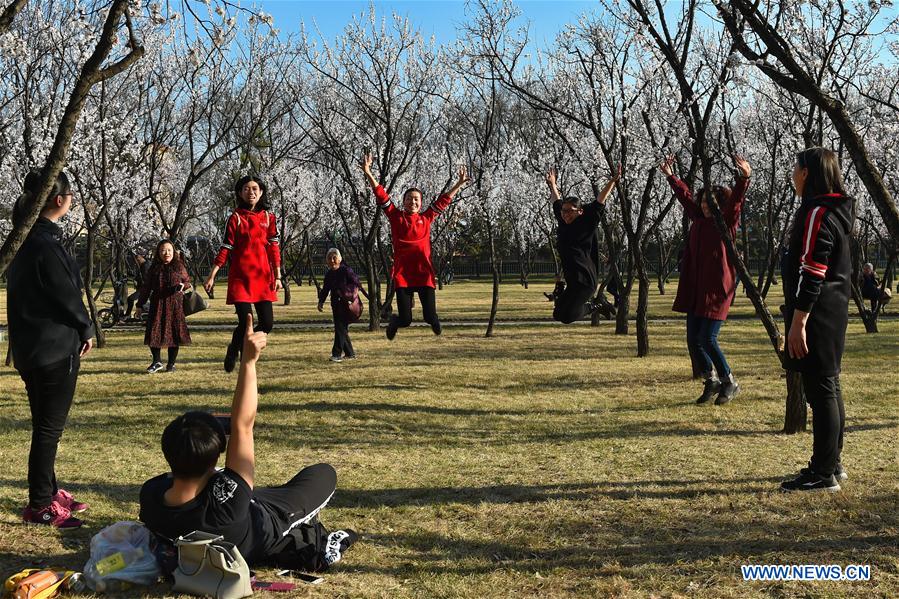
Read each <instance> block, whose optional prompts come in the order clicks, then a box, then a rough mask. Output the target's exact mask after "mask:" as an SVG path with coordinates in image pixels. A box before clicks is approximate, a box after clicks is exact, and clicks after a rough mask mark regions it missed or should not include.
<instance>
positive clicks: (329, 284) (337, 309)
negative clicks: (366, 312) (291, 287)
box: [318, 248, 359, 362]
mask: <svg viewBox="0 0 899 599" xmlns="http://www.w3.org/2000/svg"><path fill="white" fill-rule="evenodd" d="M342 261H343V258H342V257H341V255H340V250H338V249H337V248H331V249H330V250H328V253H327V254H326V255H325V262H326V263H327V264H328V272H326V273H325V281H324V284H322V289H321V291H320V292H319V294H318V311H319V312H321V311H322V310H323V309H324V305H325V300H326V299H328V294H330V295H331V312H332V313H333V315H334V346H333V347H332V348H331V358H330V359H331V361H332V362H342V361H343V360H352V359H354V358H355V357H356V352H355V351H354V350H353V344H352V342H350V323H349V322H348V321H347V315H346V310H347V309H348V306H349V305H350V303H352V302H353V301H354V299H355V298H356V294H357V293H359V277H357V276H356V273H354V272H353V270H352V269H351V268H350V267H349V266H347V265H345V264H342Z"/></svg>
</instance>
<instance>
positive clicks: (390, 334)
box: [387, 318, 399, 341]
mask: <svg viewBox="0 0 899 599" xmlns="http://www.w3.org/2000/svg"><path fill="white" fill-rule="evenodd" d="M398 328H399V327H398V326H396V320H395V319H393V318H391V319H390V322H388V323H387V339H388V340H389V341H393V338H394V337H396V330H397V329H398Z"/></svg>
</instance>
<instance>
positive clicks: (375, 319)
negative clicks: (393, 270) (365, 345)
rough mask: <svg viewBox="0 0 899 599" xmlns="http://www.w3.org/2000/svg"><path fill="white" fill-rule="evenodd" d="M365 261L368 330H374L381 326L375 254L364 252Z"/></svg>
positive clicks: (379, 294)
mask: <svg viewBox="0 0 899 599" xmlns="http://www.w3.org/2000/svg"><path fill="white" fill-rule="evenodd" d="M365 258H366V262H368V264H367V266H368V268H367V270H368V272H367V273H366V275H365V281H366V284H367V285H368V330H369V331H372V332H375V331H377V330H378V329H379V328H381V307H380V306H379V305H378V299H379V298H380V297H381V290H380V288H379V286H378V284H379V281H378V270H377V268H376V267H375V256H374V254H373V253H372V252H370V251H369V252H366V255H365Z"/></svg>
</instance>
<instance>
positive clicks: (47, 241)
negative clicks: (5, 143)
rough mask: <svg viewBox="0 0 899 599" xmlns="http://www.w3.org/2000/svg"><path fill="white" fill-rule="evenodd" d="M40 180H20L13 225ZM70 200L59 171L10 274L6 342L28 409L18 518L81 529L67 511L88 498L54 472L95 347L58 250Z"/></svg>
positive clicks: (71, 273) (77, 287) (70, 268)
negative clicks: (23, 501)
mask: <svg viewBox="0 0 899 599" xmlns="http://www.w3.org/2000/svg"><path fill="white" fill-rule="evenodd" d="M39 179H40V175H39V174H38V173H37V172H30V173H28V175H27V176H26V177H25V185H24V193H23V194H22V196H21V197H20V198H19V199H18V200H17V201H16V203H15V206H14V208H13V215H12V217H13V223H15V224H18V223H20V222H22V220H23V219H24V218H25V206H26V205H27V202H28V201H29V200H33V198H35V196H36V194H37V193H38V191H39V189H38V185H39ZM72 198H73V194H72V187H71V185H70V184H69V179H68V177H67V176H66V175H65V174H64V173H60V174H59V176H58V177H57V178H56V182H55V183H54V184H53V188H52V190H51V192H50V194H49V195H48V196H47V198H46V199H45V200H44V204H43V208H42V209H41V214H40V218H38V220H37V222H35V223H34V226H33V227H32V229H31V231H30V232H29V233H28V237H27V238H26V239H25V243H23V244H22V247H21V248H19V251H18V252H17V253H16V256H15V258H13V260H12V262H11V263H10V265H9V271H8V273H7V290H8V294H7V298H6V306H7V307H6V313H7V318H8V319H9V347H10V351H11V353H12V358H13V361H14V362H15V367H16V370H18V371H19V376H20V377H22V381H23V382H24V383H25V391H26V392H27V393H28V405H29V407H30V408H31V427H32V431H31V450H30V451H29V453H28V505H26V506H25V510H24V511H23V513H22V519H23V520H24V521H25V522H30V523H34V524H48V525H50V526H53V527H56V528H77V527H79V526H81V520H79V519H78V518H76V517H75V516H73V515H72V514H73V513H77V512H83V511H84V510H86V509H87V504H86V503H83V502H80V501H77V500H75V498H74V497H72V494H71V493H69V492H67V491H66V490H65V489H62V488H60V487H59V485H58V484H57V480H56V469H55V464H56V450H57V448H58V446H59V439H60V437H61V436H62V431H63V428H64V427H65V425H66V420H67V419H68V416H69V409H70V408H71V407H72V400H73V398H74V396H75V386H76V384H77V383H78V371H79V369H80V367H81V358H83V357H84V356H85V355H87V353H88V352H89V351H91V348H92V347H93V344H94V340H93V336H94V326H93V324H91V319H90V317H89V316H88V314H87V310H85V309H84V303H83V302H82V300H81V279H80V277H79V275H78V265H77V264H76V263H75V260H74V258H72V256H71V255H70V254H69V253H68V252H66V251H65V249H64V248H63V246H62V243H61V238H62V229H61V228H60V226H59V225H58V224H57V221H58V220H59V219H61V218H63V217H64V216H65V215H66V214H67V213H68V212H69V209H70V208H71V207H72V201H73V199H72Z"/></svg>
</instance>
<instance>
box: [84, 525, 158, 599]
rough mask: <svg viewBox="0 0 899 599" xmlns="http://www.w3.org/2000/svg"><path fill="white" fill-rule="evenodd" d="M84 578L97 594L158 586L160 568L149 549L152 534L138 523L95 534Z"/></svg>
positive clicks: (114, 526)
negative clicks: (156, 584) (135, 587)
mask: <svg viewBox="0 0 899 599" xmlns="http://www.w3.org/2000/svg"><path fill="white" fill-rule="evenodd" d="M84 579H85V581H86V582H87V586H89V587H90V588H91V590H93V591H96V592H98V593H103V592H113V591H121V590H124V589H127V588H128V587H129V586H131V585H133V584H137V585H150V584H153V583H155V582H156V581H157V580H158V579H159V566H158V565H157V563H156V557H155V556H154V555H153V552H152V551H151V550H150V531H149V530H147V529H146V527H144V525H143V524H141V523H139V522H116V523H115V524H112V525H110V526H107V527H106V528H104V529H103V530H101V531H100V532H98V533H97V534H95V535H94V536H93V538H92V539H91V557H90V559H89V560H87V563H86V564H85V565H84Z"/></svg>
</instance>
